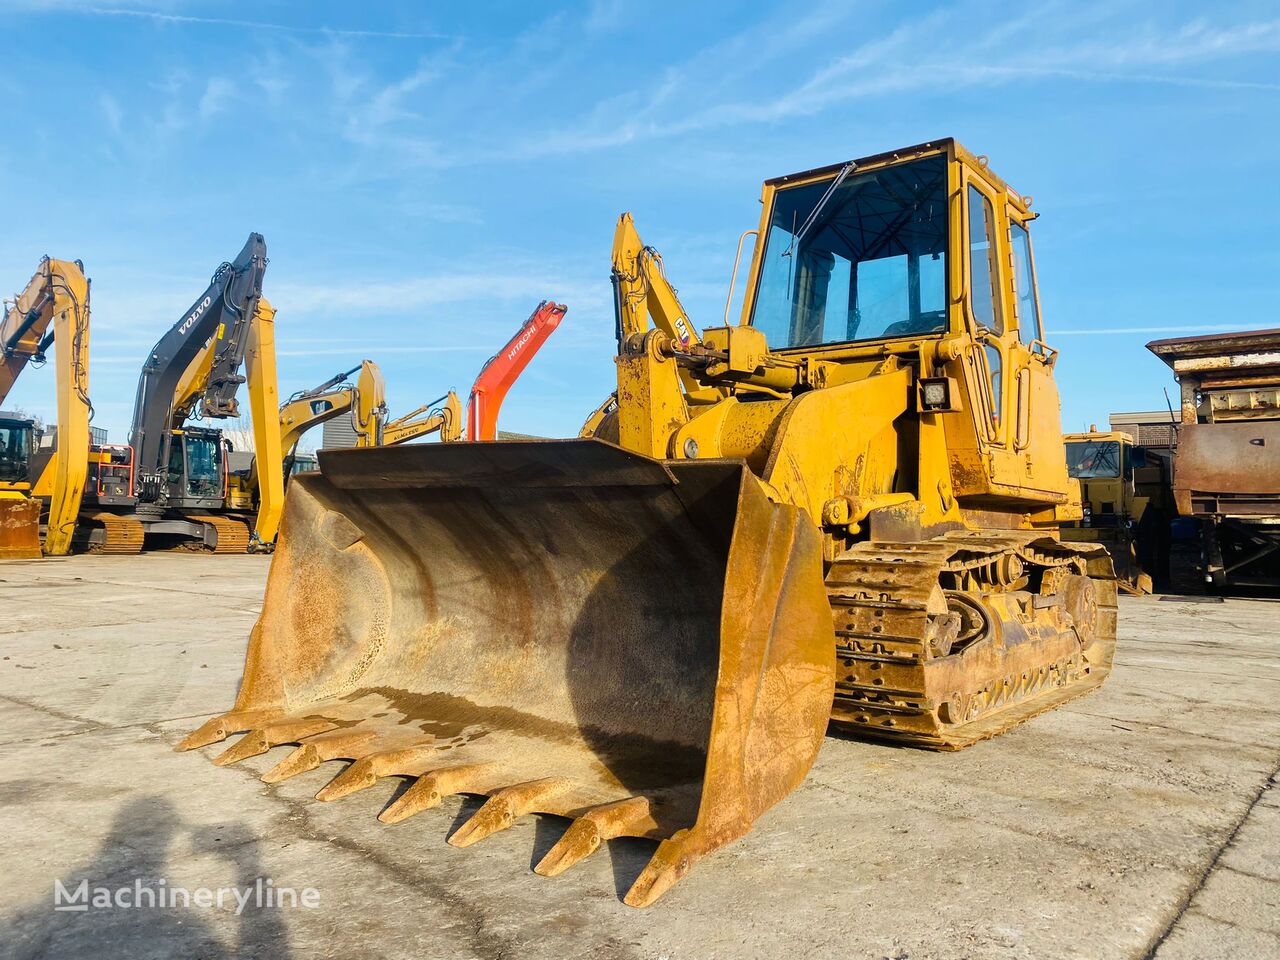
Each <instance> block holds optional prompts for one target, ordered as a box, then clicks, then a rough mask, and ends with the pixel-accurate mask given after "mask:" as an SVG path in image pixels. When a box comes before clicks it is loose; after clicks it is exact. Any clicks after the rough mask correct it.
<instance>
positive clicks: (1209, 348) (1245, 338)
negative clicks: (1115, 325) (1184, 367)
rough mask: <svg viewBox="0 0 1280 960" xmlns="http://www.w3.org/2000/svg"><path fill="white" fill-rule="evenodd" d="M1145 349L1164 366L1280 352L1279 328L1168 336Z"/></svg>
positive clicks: (1154, 341)
mask: <svg viewBox="0 0 1280 960" xmlns="http://www.w3.org/2000/svg"><path fill="white" fill-rule="evenodd" d="M1147 349H1148V350H1150V351H1151V352H1152V353H1154V354H1155V355H1156V356H1157V357H1159V358H1160V359H1162V360H1164V361H1165V362H1166V363H1172V361H1174V360H1182V359H1187V358H1191V357H1207V356H1214V355H1216V354H1222V353H1234V352H1238V351H1244V350H1280V329H1272V330H1241V331H1239V332H1238V333H1209V334H1202V335H1200V336H1196V337H1170V338H1168V339H1166V340H1152V341H1151V342H1150V343H1148V344H1147Z"/></svg>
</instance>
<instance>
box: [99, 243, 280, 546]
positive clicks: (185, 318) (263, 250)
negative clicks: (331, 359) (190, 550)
mask: <svg viewBox="0 0 1280 960" xmlns="http://www.w3.org/2000/svg"><path fill="white" fill-rule="evenodd" d="M266 266H267V247H266V241H265V240H263V238H262V236H261V235H260V234H256V233H255V234H250V236H249V239H248V240H247V241H246V243H245V245H244V248H243V249H242V250H241V251H240V254H239V255H238V256H237V257H236V259H235V260H234V261H231V262H228V263H223V264H222V265H221V266H219V267H218V269H217V271H215V273H214V275H213V278H212V280H211V281H210V283H209V286H208V288H207V289H206V290H205V292H204V294H203V295H201V297H200V298H198V299H197V300H196V301H195V303H193V304H192V305H191V307H190V308H189V309H188V310H187V311H186V312H185V313H184V314H183V315H182V317H181V318H180V319H179V320H178V322H177V323H175V324H174V325H173V327H172V328H170V330H169V331H168V332H167V333H166V334H165V335H164V336H163V337H161V338H160V340H159V341H157V343H156V345H155V346H154V347H153V348H152V349H151V352H150V353H149V354H148V357H147V360H146V362H145V363H144V364H143V367H142V374H141V376H140V378H139V381H138V392H137V398H136V400H135V403H134V413H133V427H132V430H131V432H130V435H129V443H128V445H127V446H113V447H101V448H95V449H94V450H93V451H92V453H91V455H90V461H91V463H90V482H89V485H88V489H87V490H86V492H85V497H84V507H83V508H82V510H81V526H82V529H83V530H84V538H85V539H86V540H87V542H88V544H89V546H90V549H98V550H101V551H102V552H106V553H137V552H138V551H140V550H141V549H142V548H143V544H144V538H145V537H146V536H153V537H156V538H163V540H164V542H175V541H176V542H179V543H184V544H187V545H195V546H199V547H202V548H206V549H210V550H212V551H214V552H216V553H243V552H244V551H245V550H246V549H247V548H248V546H249V542H250V531H249V528H248V527H247V526H246V525H245V523H244V522H243V521H242V520H241V519H236V518H234V517H231V516H227V515H225V506H226V492H227V471H226V463H225V453H226V445H225V442H224V440H223V437H222V433H221V431H219V430H216V429H211V428H208V427H202V426H193V425H191V424H189V423H188V419H189V418H190V417H192V416H193V415H194V416H199V417H200V418H210V419H225V418H228V417H236V416H238V415H239V412H240V408H239V404H238V401H237V400H236V393H237V391H238V389H239V387H240V385H241V384H242V383H244V382H245V381H246V380H248V381H249V394H250V405H251V407H252V416H253V420H254V422H255V424H259V423H260V424H261V426H262V429H260V430H259V431H256V435H257V436H259V437H261V438H263V442H268V443H269V442H272V441H273V440H278V434H277V433H276V432H275V431H274V430H272V429H268V425H270V424H272V421H273V420H274V416H275V411H276V409H277V407H278V399H277V396H276V385H275V345H274V343H275V342H274V336H275V334H274V328H273V323H272V321H273V320H274V310H272V308H271V306H270V304H269V303H266V302H265V301H264V300H263V299H262V280H263V276H264V274H265V272H266ZM242 367H244V368H245V369H246V374H247V376H246V375H244V374H241V372H240V370H241V368H242ZM271 459H273V460H275V461H278V460H279V459H280V456H279V452H278V450H277V451H276V453H275V454H274V455H273V456H271ZM280 483H281V486H280V489H279V490H278V491H275V490H272V491H271V492H270V493H269V494H268V495H267V497H264V499H271V501H272V503H273V504H275V507H274V508H275V509H276V511H277V515H278V510H279V501H280V500H282V499H283V486H282V484H283V481H282V480H281V481H280ZM273 536H274V533H273Z"/></svg>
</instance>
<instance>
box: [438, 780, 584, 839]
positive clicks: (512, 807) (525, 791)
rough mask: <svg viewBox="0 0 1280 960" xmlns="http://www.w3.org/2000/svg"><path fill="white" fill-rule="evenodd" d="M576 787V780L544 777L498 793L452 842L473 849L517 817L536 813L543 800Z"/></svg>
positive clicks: (476, 813)
mask: <svg viewBox="0 0 1280 960" xmlns="http://www.w3.org/2000/svg"><path fill="white" fill-rule="evenodd" d="M572 786H573V781H572V780H569V779H567V778H565V777H543V778H542V779H541V780H528V781H526V782H524V783H517V784H515V785H513V786H510V787H503V788H502V789H501V790H496V791H494V792H493V793H492V794H490V795H489V799H488V800H486V801H485V802H484V806H482V807H481V808H480V809H479V810H477V811H476V812H475V813H474V814H472V816H471V819H470V820H468V821H467V822H466V823H464V824H463V825H462V826H460V827H459V828H458V829H457V830H455V831H454V832H453V836H451V837H449V840H448V842H449V844H450V845H452V846H455V847H469V846H471V844H473V843H475V842H477V841H478V840H483V839H484V838H485V837H487V836H489V835H491V834H494V833H497V832H498V831H499V830H505V829H507V827H509V826H511V825H512V824H513V823H515V821H516V818H517V817H521V816H523V815H524V814H526V813H529V812H531V811H533V810H536V809H537V807H538V804H539V803H541V802H542V801H543V800H547V799H550V798H551V797H555V796H559V795H560V794H562V793H564V792H565V791H566V790H569V789H570V788H572Z"/></svg>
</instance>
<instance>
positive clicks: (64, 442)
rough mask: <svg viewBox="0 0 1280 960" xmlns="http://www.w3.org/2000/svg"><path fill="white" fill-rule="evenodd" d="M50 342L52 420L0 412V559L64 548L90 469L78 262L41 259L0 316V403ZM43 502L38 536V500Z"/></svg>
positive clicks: (85, 285)
mask: <svg viewBox="0 0 1280 960" xmlns="http://www.w3.org/2000/svg"><path fill="white" fill-rule="evenodd" d="M50 346H52V347H53V348H54V366H55V368H56V373H57V375H56V378H55V379H56V390H57V411H58V414H57V416H58V422H57V425H56V428H55V429H53V430H48V431H46V432H45V435H44V436H43V437H40V438H39V440H40V442H39V444H38V445H37V442H36V441H37V438H36V429H35V423H34V422H33V421H32V420H30V419H28V418H25V417H19V416H16V415H13V414H5V413H0V558H11V559H12V558H30V557H39V556H41V554H42V553H44V554H48V555H50V556H62V555H65V554H67V553H69V552H70V550H71V542H72V535H73V533H74V532H75V525H76V516H77V514H78V513H79V510H80V500H81V496H82V494H83V492H84V485H85V476H86V473H87V471H88V455H89V419H90V417H91V416H92V414H93V406H92V404H91V403H90V402H89V281H88V280H87V279H86V278H85V275H84V264H83V263H81V262H80V261H79V260H76V261H70V260H53V259H50V258H49V257H45V258H44V259H42V260H41V261H40V266H39V267H37V268H36V272H35V275H34V276H32V278H31V282H30V283H28V284H27V286H26V289H24V290H23V291H22V292H21V293H19V294H18V295H17V296H15V297H14V298H13V300H12V302H11V303H9V304H7V305H6V310H5V314H4V318H3V322H0V404H3V403H4V401H5V398H6V397H8V395H9V391H10V390H11V389H12V388H13V385H14V382H15V381H16V380H17V379H18V376H19V374H21V373H22V371H23V370H24V369H25V368H26V367H27V365H28V364H31V363H35V364H37V365H40V364H43V363H44V362H45V360H46V357H47V355H48V351H49V348H50ZM42 503H45V504H47V507H46V508H45V510H46V516H45V521H44V524H45V533H44V537H43V540H42V539H41V536H40V515H41V504H42Z"/></svg>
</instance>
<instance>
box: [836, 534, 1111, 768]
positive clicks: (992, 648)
mask: <svg viewBox="0 0 1280 960" xmlns="http://www.w3.org/2000/svg"><path fill="white" fill-rule="evenodd" d="M826 585H827V594H828V597H829V599H830V602H831V610H832V615H833V618H834V621H835V628H836V658H837V660H836V670H837V675H836V693H835V699H834V703H833V706H832V720H833V721H834V723H835V724H836V726H837V727H838V728H843V729H845V730H846V731H848V732H851V733H854V734H855V735H857V736H861V737H867V738H871V739H877V740H888V741H892V742H896V743H903V744H909V745H912V746H917V747H925V748H929V749H935V750H957V749H960V748H962V747H966V746H968V745H970V744H972V743H975V742H977V741H978V740H983V739H986V738H988V737H992V736H995V735H996V734H998V733H1001V732H1002V731H1004V730H1007V729H1008V728H1009V727H1012V726H1014V725H1016V724H1018V723H1021V722H1022V721H1024V720H1027V719H1029V718H1030V717H1033V716H1035V715H1036V714H1038V713H1042V712H1044V711H1045V710H1049V709H1051V708H1053V707H1056V706H1058V705H1059V704H1061V703H1063V702H1065V701H1067V700H1070V699H1072V698H1074V697H1078V696H1080V695H1082V694H1084V693H1087V692H1089V691H1090V690H1092V689H1094V688H1095V687H1097V686H1098V685H1099V684H1100V683H1102V681H1103V679H1104V678H1105V677H1106V675H1107V674H1108V673H1109V672H1110V668H1111V658H1112V654H1113V652H1114V649H1115V635H1116V581H1115V577H1114V573H1113V572H1112V568H1111V561H1110V558H1109V557H1108V556H1107V554H1106V552H1105V550H1103V549H1102V548H1100V547H1098V546H1096V545H1089V544H1077V543H1064V542H1062V541H1060V540H1058V539H1057V538H1056V537H1052V536H1050V535H1047V534H1042V533H1036V532H1033V531H1026V532H1021V531H1019V532H1007V533H1006V532H998V533H996V532H978V533H972V532H958V533H950V534H946V535H944V536H941V537H938V538H935V539H933V540H926V541H921V542H916V543H885V542H878V543H864V544H858V545H857V546H855V547H853V548H851V549H850V550H848V551H846V552H845V553H844V554H842V555H841V556H839V557H837V559H836V561H835V562H834V563H833V564H832V566H831V568H830V570H829V572H828V575H827V580H826Z"/></svg>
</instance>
